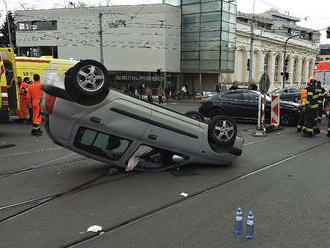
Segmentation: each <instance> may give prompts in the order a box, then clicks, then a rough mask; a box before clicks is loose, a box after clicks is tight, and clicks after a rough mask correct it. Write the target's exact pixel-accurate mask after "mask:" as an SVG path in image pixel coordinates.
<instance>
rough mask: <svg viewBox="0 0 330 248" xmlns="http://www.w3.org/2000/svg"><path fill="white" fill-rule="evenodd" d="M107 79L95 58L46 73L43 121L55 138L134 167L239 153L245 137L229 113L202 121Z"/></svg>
mask: <svg viewBox="0 0 330 248" xmlns="http://www.w3.org/2000/svg"><path fill="white" fill-rule="evenodd" d="M109 83H110V81H109V75H108V72H107V69H106V68H105V67H104V66H103V65H102V64H100V63H98V62H96V61H93V60H85V61H81V62H79V63H77V64H76V65H75V66H74V67H72V68H70V69H69V70H68V71H67V72H66V74H65V77H64V78H63V77H60V75H57V74H50V75H49V76H48V77H47V78H46V79H45V82H44V84H43V86H42V89H43V90H44V92H45V93H46V94H45V95H44V97H43V100H42V105H43V108H44V112H45V120H46V121H45V122H46V124H45V127H46V131H47V134H48V135H49V136H50V137H51V139H52V140H53V141H54V142H55V143H56V144H58V145H61V146H63V147H66V148H68V149H70V150H72V151H75V152H77V153H80V154H83V155H85V156H88V157H90V158H93V159H96V160H99V161H103V162H105V163H108V164H111V165H113V166H117V167H121V168H126V169H127V168H130V169H132V168H134V169H135V170H165V169H169V168H172V167H174V166H177V165H178V163H179V164H180V165H184V164H189V163H200V164H216V165H217V164H224V165H226V164H230V163H231V162H232V161H233V160H234V159H235V158H237V157H238V156H240V155H241V153H242V145H243V139H242V138H240V137H239V136H237V126H236V124H235V122H234V121H233V120H232V119H231V118H229V117H226V116H219V117H218V118H215V119H214V120H213V121H211V122H210V123H209V124H206V123H204V122H202V121H198V120H195V119H193V118H190V117H188V116H185V115H183V114H180V113H177V112H174V111H171V110H169V109H166V108H163V107H161V106H159V105H157V104H153V103H149V102H147V101H144V100H140V99H137V98H134V97H131V96H128V95H126V94H123V93H120V92H118V91H115V90H113V89H110V88H109V86H110V85H109ZM191 113H192V112H190V114H189V113H188V114H189V116H191V117H194V116H192V115H191ZM195 113H196V112H195ZM197 114H199V113H197Z"/></svg>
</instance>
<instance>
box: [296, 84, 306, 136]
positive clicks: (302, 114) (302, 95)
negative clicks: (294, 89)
mask: <svg viewBox="0 0 330 248" xmlns="http://www.w3.org/2000/svg"><path fill="white" fill-rule="evenodd" d="M306 103H307V88H306V87H305V88H303V89H302V90H301V91H300V113H299V120H298V125H297V132H298V133H300V132H301V130H302V128H303V126H304V122H305V118H306Z"/></svg>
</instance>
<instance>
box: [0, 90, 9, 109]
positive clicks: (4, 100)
mask: <svg viewBox="0 0 330 248" xmlns="http://www.w3.org/2000/svg"><path fill="white" fill-rule="evenodd" d="M1 102H2V108H8V107H9V105H8V93H7V87H1Z"/></svg>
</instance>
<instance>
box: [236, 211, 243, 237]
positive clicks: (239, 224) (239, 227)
mask: <svg viewBox="0 0 330 248" xmlns="http://www.w3.org/2000/svg"><path fill="white" fill-rule="evenodd" d="M235 233H236V234H242V233H243V215H242V210H241V208H238V209H237V212H236V218H235Z"/></svg>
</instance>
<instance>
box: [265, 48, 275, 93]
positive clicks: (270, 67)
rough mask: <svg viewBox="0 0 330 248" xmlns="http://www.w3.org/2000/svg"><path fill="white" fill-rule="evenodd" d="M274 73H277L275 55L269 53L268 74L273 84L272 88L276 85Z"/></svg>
mask: <svg viewBox="0 0 330 248" xmlns="http://www.w3.org/2000/svg"><path fill="white" fill-rule="evenodd" d="M274 73H275V56H274V54H273V53H270V54H269V60H268V71H267V74H268V76H269V81H270V84H271V86H270V87H271V88H273V87H274Z"/></svg>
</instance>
